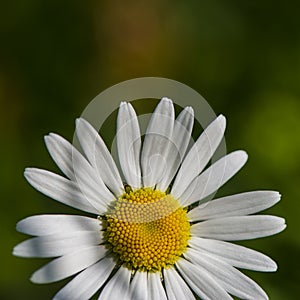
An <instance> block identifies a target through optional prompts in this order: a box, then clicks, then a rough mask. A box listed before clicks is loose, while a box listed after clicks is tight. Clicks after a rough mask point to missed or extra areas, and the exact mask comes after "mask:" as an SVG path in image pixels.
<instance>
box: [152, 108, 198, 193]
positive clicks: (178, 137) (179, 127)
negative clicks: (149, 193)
mask: <svg viewBox="0 0 300 300" xmlns="http://www.w3.org/2000/svg"><path fill="white" fill-rule="evenodd" d="M193 124H194V111H193V109H192V108H191V107H186V108H185V109H184V110H183V111H182V112H181V113H180V114H179V116H178V117H177V118H176V120H175V123H174V129H173V134H172V139H171V140H170V143H169V153H168V164H167V169H166V173H165V175H164V176H163V178H162V180H161V181H160V182H159V183H158V185H157V188H158V189H160V190H162V191H165V190H166V189H167V188H168V186H169V185H170V183H171V181H172V179H173V178H174V176H175V174H176V172H177V170H178V168H179V166H180V164H181V162H182V159H183V157H184V155H185V152H186V149H187V147H188V145H189V141H190V138H191V132H192V129H193Z"/></svg>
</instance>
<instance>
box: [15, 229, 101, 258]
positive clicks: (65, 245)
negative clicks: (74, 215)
mask: <svg viewBox="0 0 300 300" xmlns="http://www.w3.org/2000/svg"><path fill="white" fill-rule="evenodd" d="M101 242H102V233H101V231H100V230H98V231H74V232H56V233H54V234H50V235H44V236H40V237H35V238H32V239H29V240H26V241H24V242H22V243H20V244H19V245H17V246H16V247H15V248H14V251H13V254H14V255H16V256H23V257H56V256H61V255H66V254H68V253H70V252H74V251H77V250H78V249H80V248H83V247H86V246H95V245H99V244H100V243H101Z"/></svg>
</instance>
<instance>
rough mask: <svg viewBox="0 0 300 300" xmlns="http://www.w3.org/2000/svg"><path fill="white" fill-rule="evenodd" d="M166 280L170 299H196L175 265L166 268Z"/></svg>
mask: <svg viewBox="0 0 300 300" xmlns="http://www.w3.org/2000/svg"><path fill="white" fill-rule="evenodd" d="M164 280H165V285H166V291H167V295H168V299H169V300H182V299H185V300H195V296H194V295H193V293H192V292H191V290H190V288H189V287H188V286H187V284H186V283H185V281H184V280H183V279H182V278H181V276H180V275H179V274H178V273H177V271H176V270H175V269H174V268H173V267H172V268H170V269H168V270H164Z"/></svg>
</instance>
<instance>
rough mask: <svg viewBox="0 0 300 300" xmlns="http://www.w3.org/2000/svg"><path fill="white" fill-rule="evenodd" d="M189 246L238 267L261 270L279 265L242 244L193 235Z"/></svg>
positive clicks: (270, 270)
mask: <svg viewBox="0 0 300 300" xmlns="http://www.w3.org/2000/svg"><path fill="white" fill-rule="evenodd" d="M189 246H190V247H191V248H193V249H195V250H197V251H199V253H203V252H206V253H209V254H210V255H213V256H215V257H216V258H218V259H220V260H224V261H225V262H227V263H228V264H230V265H232V266H234V267H237V268H242V269H248V270H254V271H261V272H274V271H276V270H277V265H276V263H275V262H274V261H273V260H272V259H271V258H269V257H268V256H266V255H264V254H262V253H260V252H257V251H254V250H252V249H249V248H246V247H243V246H240V245H236V244H232V243H228V242H223V241H218V240H211V239H203V238H199V237H195V236H193V237H192V238H191V239H190V240H189Z"/></svg>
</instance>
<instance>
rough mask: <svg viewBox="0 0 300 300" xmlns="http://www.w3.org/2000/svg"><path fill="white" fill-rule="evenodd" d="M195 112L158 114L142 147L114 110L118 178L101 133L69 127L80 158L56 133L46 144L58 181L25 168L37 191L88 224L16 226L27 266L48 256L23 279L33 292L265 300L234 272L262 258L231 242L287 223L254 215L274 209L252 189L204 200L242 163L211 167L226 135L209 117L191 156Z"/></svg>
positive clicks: (236, 156)
mask: <svg viewBox="0 0 300 300" xmlns="http://www.w3.org/2000/svg"><path fill="white" fill-rule="evenodd" d="M193 122H194V115H193V110H192V108H191V107H186V108H185V109H184V110H182V111H181V113H180V114H179V115H178V116H177V117H176V118H175V113H174V107H173V103H172V101H171V100H169V99H167V98H163V99H162V100H161V101H160V103H159V104H158V105H157V107H156V109H155V111H154V112H153V114H152V117H151V120H150V122H149V125H148V128H147V131H146V135H145V138H144V141H143V142H142V139H141V133H140V128H139V123H138V119H137V116H136V113H135V111H134V109H133V107H132V106H131V104H129V103H125V102H123V103H121V105H120V108H119V113H118V119H117V135H116V138H117V149H118V156H119V162H120V166H121V170H120V171H121V172H120V171H119V169H118V167H117V165H116V163H115V162H114V159H113V158H112V156H111V154H110V152H109V151H108V149H107V147H106V145H105V143H104V142H103V140H102V138H101V137H100V135H99V134H98V132H97V131H96V130H95V129H94V128H93V127H92V126H91V125H90V124H89V123H88V122H87V121H85V120H84V119H78V120H77V122H76V134H77V137H78V139H79V142H80V146H81V148H82V150H83V153H81V152H79V151H78V150H77V149H76V148H75V147H74V146H73V145H71V144H70V143H69V142H67V141H66V140H65V139H64V138H62V137H61V136H59V135H56V134H49V135H48V136H46V137H45V142H46V145H47V148H48V150H49V153H50V154H51V156H52V158H53V160H54V161H55V162H56V164H57V165H58V167H59V168H60V170H61V171H62V172H63V173H64V175H65V176H61V175H57V174H54V173H52V172H49V171H46V170H42V169H36V168H27V169H26V170H25V177H26V179H27V180H28V182H29V183H30V184H31V185H32V186H33V187H34V188H36V189H37V190H38V191H40V192H41V193H43V194H45V195H47V196H49V197H51V198H53V199H55V200H57V201H59V202H62V203H64V204H66V205H69V206H72V207H74V208H77V209H79V210H82V211H84V212H87V213H90V214H92V215H93V216H94V217H91V216H79V215H38V216H31V217H28V218H26V219H24V220H22V221H20V222H19V223H18V224H17V230H18V231H20V232H23V233H26V234H29V235H32V236H34V237H33V238H31V239H29V240H26V241H24V242H22V243H21V244H19V245H17V246H16V247H15V248H14V254H15V255H17V256H23V257H53V258H54V259H53V260H52V261H51V262H50V263H48V264H46V265H45V266H43V267H42V268H40V269H39V270H37V271H36V272H35V273H34V274H33V275H32V277H31V280H32V281H33V282H35V283H50V282H55V281H58V280H61V279H64V278H67V277H70V276H72V275H75V277H74V278H72V279H71V280H70V281H69V283H68V284H67V285H66V286H65V287H63V288H62V289H61V290H60V291H59V292H58V293H57V294H56V295H55V297H54V299H72V300H74V299H89V298H90V297H92V296H93V295H94V294H95V293H96V292H97V291H99V290H100V296H99V299H119V298H120V299H149V300H150V299H153V300H154V299H169V300H171V299H172V300H173V299H195V295H197V296H199V297H200V298H201V299H232V298H231V296H230V295H234V296H237V297H240V298H243V299H267V298H268V297H267V295H266V294H265V292H264V291H263V290H262V289H261V288H260V287H259V286H258V285H257V284H256V283H255V282H254V281H252V280H251V279H250V278H248V277H247V276H245V275H244V274H243V273H241V272H240V271H239V270H238V269H237V268H241V269H249V270H256V271H266V272H269V271H275V270H276V268H277V266H276V263H275V262H274V261H273V260H271V259H270V258H269V257H267V256H266V255H264V254H261V253H259V252H256V251H254V250H251V249H248V248H245V247H243V246H240V245H237V244H234V243H229V242H228V241H240V240H247V239H253V238H259V237H264V236H269V235H272V234H275V233H278V232H280V231H282V230H283V229H284V228H285V226H286V225H285V223H284V219H282V218H279V217H274V216H268V215H253V214H255V213H257V212H259V211H262V210H264V209H266V208H268V207H270V206H272V205H274V204H275V203H277V202H278V201H279V200H280V195H279V193H278V192H273V191H252V192H246V193H241V194H236V195H232V196H227V197H223V198H219V199H214V200H212V201H209V202H207V201H206V200H207V197H208V196H211V195H213V194H214V193H215V192H216V191H217V190H218V189H219V188H220V187H221V186H222V185H223V184H224V183H225V182H227V181H228V180H229V179H230V178H231V177H232V176H234V175H235V174H236V173H237V172H238V171H239V170H240V169H241V168H242V166H243V165H244V164H245V162H246V160H247V154H246V153H245V152H244V151H235V152H232V153H230V154H228V155H226V156H224V157H222V158H221V159H219V160H218V161H217V162H215V163H213V164H212V165H211V166H209V167H207V164H208V163H209V161H210V160H211V158H212V155H213V154H214V152H215V150H216V149H217V147H218V146H219V144H220V142H221V140H222V138H223V135H224V131H225V118H224V116H222V115H221V116H219V117H218V118H216V119H215V120H214V121H213V122H212V123H211V124H210V125H209V126H208V127H207V128H206V129H205V130H204V132H203V133H202V134H201V135H200V137H199V138H198V139H197V140H196V142H195V143H194V144H193V146H192V147H191V148H190V149H189V150H188V151H187V149H188V146H189V143H190V141H191V132H192V129H193Z"/></svg>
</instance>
